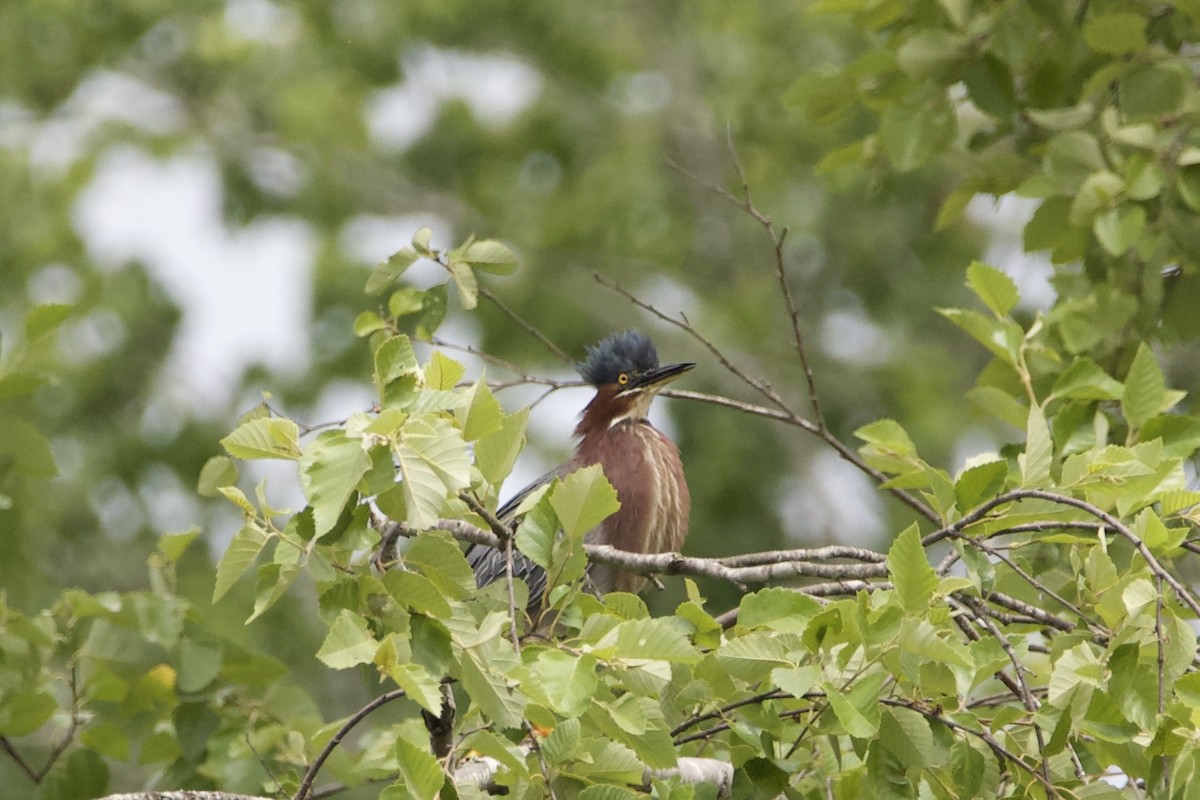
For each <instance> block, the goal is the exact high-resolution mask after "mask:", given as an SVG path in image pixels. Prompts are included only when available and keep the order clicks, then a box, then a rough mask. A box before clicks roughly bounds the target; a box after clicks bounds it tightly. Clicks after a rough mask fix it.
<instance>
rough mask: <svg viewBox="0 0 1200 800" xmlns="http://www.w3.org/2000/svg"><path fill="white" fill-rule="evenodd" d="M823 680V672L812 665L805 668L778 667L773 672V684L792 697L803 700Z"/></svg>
mask: <svg viewBox="0 0 1200 800" xmlns="http://www.w3.org/2000/svg"><path fill="white" fill-rule="evenodd" d="M820 679H821V670H820V668H818V667H815V666H812V665H811V664H810V665H808V666H804V667H777V668H776V669H773V670H771V683H773V684H774V685H775V686H778V687H779V688H780V689H782V690H783V691H785V692H787V693H788V694H790V695H791V696H792V697H796V698H802V697H804V695H806V694H808V693H809V692H810V691H812V688H813V687H814V686H816V685H817V681H819V680H820Z"/></svg>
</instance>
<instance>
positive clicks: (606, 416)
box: [575, 384, 630, 440]
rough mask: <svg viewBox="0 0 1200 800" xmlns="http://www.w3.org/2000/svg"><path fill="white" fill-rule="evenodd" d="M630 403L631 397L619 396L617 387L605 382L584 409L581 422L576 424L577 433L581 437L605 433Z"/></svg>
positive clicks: (585, 437)
mask: <svg viewBox="0 0 1200 800" xmlns="http://www.w3.org/2000/svg"><path fill="white" fill-rule="evenodd" d="M629 405H630V399H629V398H627V397H618V396H617V387H616V386H614V385H612V384H605V385H604V386H601V387H600V388H598V389H597V390H596V396H595V397H593V398H592V402H590V403H588V404H587V407H586V408H585V409H583V414H582V415H581V416H580V418H579V424H578V425H576V426H575V435H576V436H578V437H579V438H581V439H585V440H586V439H588V438H589V437H593V436H598V435H601V434H603V433H605V432H606V431H607V430H608V428H609V426H610V425H611V424H612V421H613V420H614V419H616V418H617V417H619V416H621V415H623V414H624V413H625V411H626V410H627V409H628V406H629Z"/></svg>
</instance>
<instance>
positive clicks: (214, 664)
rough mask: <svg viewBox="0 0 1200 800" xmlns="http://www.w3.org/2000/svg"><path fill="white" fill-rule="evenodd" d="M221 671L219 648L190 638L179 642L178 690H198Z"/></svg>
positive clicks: (213, 679)
mask: <svg viewBox="0 0 1200 800" xmlns="http://www.w3.org/2000/svg"><path fill="white" fill-rule="evenodd" d="M220 673H221V650H220V648H218V647H213V646H209V645H205V644H200V643H198V642H195V641H192V640H191V639H183V640H182V641H180V642H179V680H178V685H179V691H181V692H198V691H200V690H202V689H204V688H205V687H206V686H208V685H209V684H210V683H212V682H213V681H215V680H216V679H217V676H218V675H220Z"/></svg>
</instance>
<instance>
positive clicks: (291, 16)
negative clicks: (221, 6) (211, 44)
mask: <svg viewBox="0 0 1200 800" xmlns="http://www.w3.org/2000/svg"><path fill="white" fill-rule="evenodd" d="M225 24H226V25H227V26H228V27H229V29H230V30H232V31H234V32H235V33H236V34H238V35H239V36H241V37H242V38H243V39H246V40H248V41H251V42H255V43H257V44H265V45H268V46H271V47H287V46H288V45H291V44H293V43H295V42H296V41H297V39H298V38H299V36H300V16H299V15H298V14H297V13H296V11H295V10H294V9H291V8H288V7H285V6H281V5H279V4H278V3H272V2H271V1H270V0H228V2H226V3H225Z"/></svg>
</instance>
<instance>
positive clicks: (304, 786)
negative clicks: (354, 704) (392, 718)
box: [292, 689, 404, 800]
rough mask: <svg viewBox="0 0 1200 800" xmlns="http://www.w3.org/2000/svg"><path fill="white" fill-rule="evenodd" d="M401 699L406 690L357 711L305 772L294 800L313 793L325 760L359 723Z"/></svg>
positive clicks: (398, 691) (384, 695)
mask: <svg viewBox="0 0 1200 800" xmlns="http://www.w3.org/2000/svg"><path fill="white" fill-rule="evenodd" d="M401 697H404V690H403V689H393V690H391V691H390V692H384V693H383V694H381V695H379V697H376V698H375V699H374V700H372V701H371V702H369V703H367V704H366V705H365V706H363V707H362V708H360V709H359V710H358V711H355V712H354V714H352V715H351V716H350V718H349V719H348V720H346V722H345V724H343V725H342V727H340V728H338V730H337V733H335V734H334V735H333V738H332V739H330V740H329V741H328V742H327V743H326V745H325V746H324V747H323V748H321V752H320V753H318V754H317V757H316V758H315V759H313V762H312V764H310V765H309V767H308V769H307V770H306V771H305V773H304V777H303V778H302V779H301V780H300V787H299V788H298V789H296V793H295V794H294V795H292V800H304V798H305V797H306V796H307V795H308V793H309V792H310V791H312V784H313V781H314V780H316V777H317V773H318V772H320V770H321V767H322V766H323V765H324V764H325V759H327V758H329V756H330V755H331V754H332V753H333V751H334V750H336V749H337V746H338V745H339V744H341V743H342V739H345V738H346V735H347V734H348V733H350V731H352V730H353V729H354V727H355V726H356V725H358V723H360V722H362V721H363V720H364V719H366V718H367V717H368V716H369V715H370V714H371V712H372V711H374V710H376V709H377V708H380V707H381V706H384V705H387V704H388V703H390V702H392V701H393V700H398V699H399V698H401Z"/></svg>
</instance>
